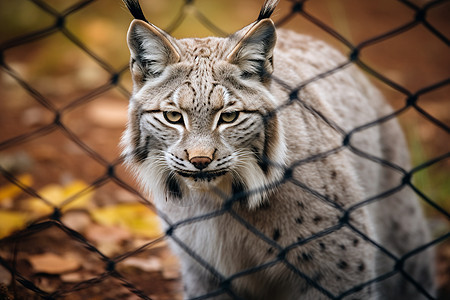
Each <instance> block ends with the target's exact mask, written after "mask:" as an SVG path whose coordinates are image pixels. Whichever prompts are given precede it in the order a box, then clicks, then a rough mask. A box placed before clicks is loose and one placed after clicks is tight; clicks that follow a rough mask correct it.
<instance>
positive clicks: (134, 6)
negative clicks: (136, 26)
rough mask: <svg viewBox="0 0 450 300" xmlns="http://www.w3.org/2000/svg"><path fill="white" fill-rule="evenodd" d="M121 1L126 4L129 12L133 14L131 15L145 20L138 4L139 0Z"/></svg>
mask: <svg viewBox="0 0 450 300" xmlns="http://www.w3.org/2000/svg"><path fill="white" fill-rule="evenodd" d="M122 1H123V3H125V5H126V6H127V8H128V10H129V11H130V13H131V14H132V15H133V17H134V18H135V19H137V20H142V21H144V22H147V23H149V22H148V21H147V19H146V18H145V16H144V13H143V12H142V8H141V5H140V4H139V0H122Z"/></svg>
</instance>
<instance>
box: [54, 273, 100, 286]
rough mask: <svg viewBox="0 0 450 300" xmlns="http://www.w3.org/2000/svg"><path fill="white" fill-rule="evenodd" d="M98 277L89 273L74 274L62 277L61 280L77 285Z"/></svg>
mask: <svg viewBox="0 0 450 300" xmlns="http://www.w3.org/2000/svg"><path fill="white" fill-rule="evenodd" d="M95 277H97V275H93V274H91V273H88V272H72V273H66V274H62V275H61V280H62V281H64V282H69V283H75V282H80V281H85V280H89V279H91V278H95Z"/></svg>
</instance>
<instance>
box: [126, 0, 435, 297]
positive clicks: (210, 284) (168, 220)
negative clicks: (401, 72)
mask: <svg viewBox="0 0 450 300" xmlns="http://www.w3.org/2000/svg"><path fill="white" fill-rule="evenodd" d="M124 2H125V4H126V5H127V7H128V9H129V10H130V12H131V13H132V15H133V16H134V18H135V20H133V21H132V23H131V25H130V28H129V31H128V36H127V41H128V46H129V49H130V52H131V61H130V69H131V74H132V79H133V93H132V97H131V99H130V104H129V122H128V125H127V128H126V131H125V133H124V135H123V138H122V145H123V149H124V150H123V154H124V157H125V163H126V164H127V165H128V166H129V167H130V169H131V171H132V172H133V173H134V174H135V175H136V178H137V180H138V182H139V183H140V185H141V186H142V188H143V190H144V191H145V192H146V193H148V194H149V195H151V196H152V198H153V200H154V202H155V205H156V207H157V209H158V212H159V213H160V215H161V216H162V219H163V221H164V224H165V228H166V230H167V236H168V237H169V238H168V240H169V242H170V245H171V248H172V249H173V251H174V252H175V253H176V254H177V255H178V256H179V258H180V262H181V268H182V276H183V283H184V293H185V294H184V297H185V298H186V299H190V298H196V297H201V299H207V298H209V299H314V300H316V299H333V298H338V299H341V298H345V299H409V300H411V299H424V298H426V295H427V294H428V296H429V295H433V294H434V291H433V289H434V286H433V267H432V260H433V257H432V254H431V253H429V251H427V250H423V249H421V250H419V251H417V252H410V251H412V250H413V249H416V248H417V247H420V246H422V245H425V244H426V243H427V242H429V240H430V237H429V233H428V231H427V229H426V224H425V220H424V217H423V216H422V212H421V209H420V206H419V202H418V201H417V199H416V197H415V195H414V192H413V191H412V190H411V188H410V187H409V186H408V183H409V179H410V178H409V177H408V176H407V172H405V171H404V170H409V162H408V160H409V158H408V153H407V149H406V144H405V140H404V137H403V135H402V132H401V129H400V126H399V125H398V123H397V121H396V120H394V119H393V118H386V119H383V121H382V122H377V123H375V124H376V125H368V126H363V125H365V124H370V123H371V122H373V121H376V120H378V119H381V118H383V117H384V116H387V115H389V114H390V113H391V108H390V107H389V105H388V104H386V102H385V101H384V100H383V97H382V95H381V93H380V92H379V91H378V90H377V89H376V88H375V87H374V86H372V84H371V83H370V82H369V80H368V79H366V78H365V77H364V75H363V74H362V73H361V72H360V71H359V69H358V68H357V67H355V66H353V65H352V64H351V63H350V61H349V59H348V58H346V57H345V56H343V55H342V54H340V53H339V52H338V51H336V50H334V49H333V48H331V47H330V46H328V45H327V44H325V43H324V42H321V41H317V40H315V39H313V38H311V37H308V36H304V35H300V34H297V33H294V32H291V31H288V30H283V29H278V30H277V29H276V28H275V26H274V23H273V21H272V20H271V19H270V16H271V14H272V12H273V11H274V9H275V6H276V5H277V3H278V1H274V0H266V2H265V3H264V5H263V7H262V9H261V11H260V14H259V17H258V19H257V20H256V21H255V22H254V23H252V24H250V25H248V26H247V27H245V28H243V29H241V30H239V31H237V32H235V33H234V34H232V35H230V36H228V37H226V38H218V37H208V38H188V39H175V38H173V37H171V36H170V35H169V34H167V33H165V32H164V31H163V30H161V29H159V28H157V27H156V26H155V25H152V24H151V23H149V22H148V21H147V20H146V18H145V16H144V14H143V12H142V9H141V7H140V5H139V3H138V1H131V0H130V1H124ZM338 66H341V67H340V68H337V67H338ZM332 70H333V71H332ZM355 128H357V129H356V130H354V129H355ZM380 160H381V161H380ZM380 247H381V248H380ZM424 248H426V247H424ZM424 293H425V294H424Z"/></svg>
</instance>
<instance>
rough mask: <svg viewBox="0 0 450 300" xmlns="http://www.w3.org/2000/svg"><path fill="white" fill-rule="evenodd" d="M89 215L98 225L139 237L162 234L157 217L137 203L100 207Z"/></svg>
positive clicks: (153, 236) (152, 236)
mask: <svg viewBox="0 0 450 300" xmlns="http://www.w3.org/2000/svg"><path fill="white" fill-rule="evenodd" d="M90 213H91V215H92V218H93V219H94V220H95V221H96V222H97V223H99V224H102V225H106V226H119V227H122V228H126V229H128V230H130V231H131V232H132V233H133V234H136V235H139V236H144V237H147V238H155V237H157V236H159V235H161V234H162V231H161V227H160V224H159V220H158V216H157V215H156V214H155V213H153V212H152V211H151V210H150V209H148V208H147V207H145V206H144V205H142V204H139V203H133V204H118V205H113V206H107V207H102V208H98V209H93V210H91V211H90Z"/></svg>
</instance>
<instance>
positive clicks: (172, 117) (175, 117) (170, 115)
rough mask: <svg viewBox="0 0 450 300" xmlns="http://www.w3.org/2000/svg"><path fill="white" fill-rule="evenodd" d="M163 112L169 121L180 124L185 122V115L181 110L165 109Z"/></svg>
mask: <svg viewBox="0 0 450 300" xmlns="http://www.w3.org/2000/svg"><path fill="white" fill-rule="evenodd" d="M163 114H164V118H165V119H166V121H167V122H169V123H172V124H180V123H182V122H183V116H182V115H181V114H180V113H179V112H176V111H165V112H164V113H163Z"/></svg>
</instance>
